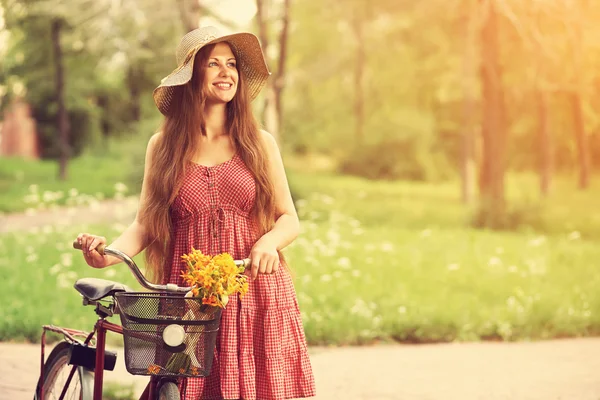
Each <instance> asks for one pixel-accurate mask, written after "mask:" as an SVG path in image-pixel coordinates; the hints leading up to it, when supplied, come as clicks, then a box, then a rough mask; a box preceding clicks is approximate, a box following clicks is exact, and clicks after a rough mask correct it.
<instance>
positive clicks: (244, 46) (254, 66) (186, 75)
mask: <svg viewBox="0 0 600 400" xmlns="http://www.w3.org/2000/svg"><path fill="white" fill-rule="evenodd" d="M220 42H227V43H229V45H230V46H231V50H232V51H233V53H234V54H235V56H236V58H237V66H238V69H239V70H241V73H242V74H243V75H244V78H245V82H246V85H247V87H248V94H249V96H250V100H253V99H254V98H255V97H256V96H257V95H258V93H259V92H260V90H261V89H262V87H263V86H264V84H265V82H266V81H267V78H268V77H269V75H270V74H271V73H270V72H269V68H268V67H267V63H266V61H265V57H264V55H263V53H262V49H261V47H260V43H259V41H258V38H257V37H256V36H254V35H253V34H251V33H245V32H242V33H234V34H231V35H222V34H221V33H220V32H219V30H218V29H217V28H215V27H212V26H207V27H204V28H198V29H194V30H193V31H191V32H189V33H187V34H186V35H185V36H184V37H183V38H181V41H180V42H179V45H178V46H177V52H176V57H177V69H175V70H174V71H173V72H171V74H169V75H168V76H167V77H166V78H163V79H162V81H161V82H160V85H159V86H158V87H157V88H156V89H154V93H153V95H154V102H155V103H156V106H157V107H158V109H159V110H160V112H161V113H163V114H164V115H169V106H170V105H171V99H172V98H173V93H174V92H175V90H174V86H181V85H185V84H186V83H188V82H189V81H190V79H192V73H193V71H194V58H195V56H196V53H197V52H198V50H200V49H201V48H202V47H204V46H206V45H208V44H214V43H220Z"/></svg>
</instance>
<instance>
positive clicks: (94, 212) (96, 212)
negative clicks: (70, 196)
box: [0, 197, 137, 234]
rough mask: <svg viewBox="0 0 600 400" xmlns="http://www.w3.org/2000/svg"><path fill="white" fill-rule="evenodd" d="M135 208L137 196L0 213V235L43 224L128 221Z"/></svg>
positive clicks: (63, 224)
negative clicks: (71, 205) (29, 210)
mask: <svg viewBox="0 0 600 400" xmlns="http://www.w3.org/2000/svg"><path fill="white" fill-rule="evenodd" d="M136 209H137V197H127V198H124V199H121V200H114V199H111V200H104V201H101V202H96V203H92V204H88V205H81V206H75V207H57V208H54V209H46V210H39V211H35V212H21V213H13V214H4V215H0V234H2V233H7V232H20V231H29V230H31V229H34V228H43V227H44V226H46V225H52V226H67V225H70V224H72V223H80V222H85V223H90V224H93V223H99V222H106V221H110V222H111V223H129V222H131V221H132V220H133V218H134V216H135V212H136Z"/></svg>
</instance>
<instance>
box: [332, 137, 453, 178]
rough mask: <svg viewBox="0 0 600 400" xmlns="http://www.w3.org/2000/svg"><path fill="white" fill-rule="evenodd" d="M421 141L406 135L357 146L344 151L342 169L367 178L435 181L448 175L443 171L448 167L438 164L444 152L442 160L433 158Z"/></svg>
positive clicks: (344, 172)
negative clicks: (348, 151)
mask: <svg viewBox="0 0 600 400" xmlns="http://www.w3.org/2000/svg"><path fill="white" fill-rule="evenodd" d="M418 141H419V139H418V138H415V137H407V138H405V139H404V140H402V139H396V140H382V141H380V142H377V143H374V144H371V145H366V146H361V147H356V148H355V149H354V150H353V151H352V152H351V153H348V154H347V155H344V159H343V160H342V161H341V162H340V172H341V173H343V174H349V175H355V176H360V177H363V178H367V179H387V180H394V179H403V180H408V181H430V180H431V181H433V180H439V179H440V178H447V177H448V176H447V175H446V176H444V175H443V174H444V172H447V171H448V170H444V169H442V168H439V163H440V162H444V160H443V157H444V156H443V155H442V156H441V158H442V159H441V160H439V159H436V158H434V157H433V156H432V154H431V152H430V149H425V148H422V146H419V142H418ZM419 147H421V148H419ZM428 150H429V151H428ZM436 161H437V162H438V163H437V164H438V165H436Z"/></svg>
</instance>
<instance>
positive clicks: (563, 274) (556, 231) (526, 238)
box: [0, 172, 600, 344]
mask: <svg viewBox="0 0 600 400" xmlns="http://www.w3.org/2000/svg"><path fill="white" fill-rule="evenodd" d="M290 182H291V183H292V187H293V190H294V193H295V195H296V198H297V208H298V211H299V213H300V216H301V218H302V221H303V222H302V229H303V231H302V234H301V235H300V237H299V238H298V239H297V240H296V241H295V242H294V244H293V245H292V246H290V248H288V249H287V250H286V254H287V256H288V258H289V261H290V265H291V269H292V273H293V275H294V279H295V282H296V290H297V292H298V299H299V303H300V307H301V310H302V315H303V322H304V325H305V329H306V335H307V338H308V341H309V343H311V344H357V343H370V342H373V341H378V340H400V341H405V342H439V341H453V340H469V341H470V340H481V339H493V340H525V339H541V338H550V337H564V336H585V335H596V334H598V333H600V315H599V311H600V293H598V291H597V290H596V288H597V287H598V284H599V283H600V270H598V269H597V268H595V265H596V260H598V259H599V256H600V249H599V248H598V247H597V246H596V245H595V242H594V240H593V239H594V238H595V237H596V234H597V232H598V230H597V227H596V225H595V224H596V222H595V221H596V219H595V218H596V216H595V214H594V212H596V210H595V209H594V208H592V205H593V191H591V192H588V193H583V194H582V193H576V192H574V191H571V192H570V197H569V195H567V194H562V193H557V194H555V195H553V197H551V198H549V199H547V200H546V201H545V202H544V206H543V211H544V216H546V215H548V216H550V217H552V218H549V219H548V221H550V222H546V223H545V224H546V225H545V228H547V229H548V232H549V233H543V232H541V231H540V230H539V229H533V228H531V229H530V228H527V227H526V226H525V227H524V228H523V229H521V230H519V231H516V232H494V231H485V230H475V229H472V228H470V227H468V225H467V221H468V218H469V210H468V208H465V207H463V206H462V205H461V204H460V202H459V201H458V200H457V197H458V196H457V195H456V192H457V191H458V190H457V186H454V184H451V183H445V184H418V183H405V182H398V183H391V182H369V181H365V180H361V179H358V178H347V177H336V176H331V175H327V174H303V173H299V172H294V173H291V174H290ZM558 184H560V185H563V186H562V187H563V188H568V187H569V181H568V180H565V181H561V182H559V183H558ZM511 185H513V186H511V190H512V191H513V192H512V193H513V194H511V196H512V197H511V198H513V199H515V202H516V201H518V200H519V199H520V198H526V197H527V196H528V194H523V193H525V192H526V190H525V189H523V192H520V191H519V190H520V189H519V188H520V186H519V185H520V184H512V183H511ZM530 186H531V185H529V186H527V185H525V186H523V187H524V188H529V187H530ZM557 186H558V185H557ZM515 188H516V189H515ZM514 193H516V194H514ZM519 196H521V197H519ZM567 197H569V201H567ZM563 204H564V208H566V209H568V210H570V212H569V213H568V214H567V215H568V216H569V217H570V219H569V220H564V221H563V220H561V219H560V218H559V217H557V215H561V214H560V210H561V209H562V208H563ZM553 218H554V219H553ZM120 229H122V227H116V226H111V225H108V224H107V225H103V226H93V227H87V226H82V225H79V226H77V225H72V226H69V227H68V228H66V229H65V228H61V229H60V231H57V230H56V229H54V228H52V227H41V228H40V229H38V230H37V231H34V232H27V233H11V234H5V235H2V236H0V279H2V281H3V283H4V285H5V287H9V288H11V290H10V291H8V290H5V291H2V293H1V294H0V301H2V304H3V307H2V308H0V340H30V341H36V340H39V333H40V325H42V324H43V323H54V324H59V325H61V324H66V325H69V326H72V327H75V328H86V327H88V326H90V325H91V324H92V323H93V321H94V315H93V314H92V313H91V310H90V309H84V308H83V307H81V305H80V303H81V299H80V297H79V296H78V294H77V293H76V292H75V290H74V289H73V288H72V284H73V282H74V281H75V280H76V279H77V278H80V277H84V276H96V277H103V278H105V279H111V280H119V281H123V282H125V283H127V284H129V285H131V286H132V287H134V288H135V287H138V286H137V284H136V283H135V282H134V279H133V277H132V276H131V275H130V273H129V272H128V270H127V269H126V268H125V266H124V265H120V266H115V267H112V268H110V269H106V270H93V269H90V268H88V267H87V266H85V264H84V263H83V260H82V258H81V257H80V256H79V254H77V252H75V251H73V250H71V249H70V248H69V244H70V242H71V240H72V238H73V237H74V236H75V235H76V234H77V232H80V231H84V230H85V231H93V232H99V233H100V232H102V233H103V234H105V235H106V236H107V237H108V238H109V239H111V238H114V237H115V236H116V235H117V232H118V231H119V230H120ZM137 259H138V261H141V257H138V258H137Z"/></svg>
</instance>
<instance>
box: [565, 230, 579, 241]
mask: <svg viewBox="0 0 600 400" xmlns="http://www.w3.org/2000/svg"><path fill="white" fill-rule="evenodd" d="M567 238H568V239H569V240H578V239H581V233H579V232H578V231H573V232H571V233H569V236H567Z"/></svg>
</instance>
